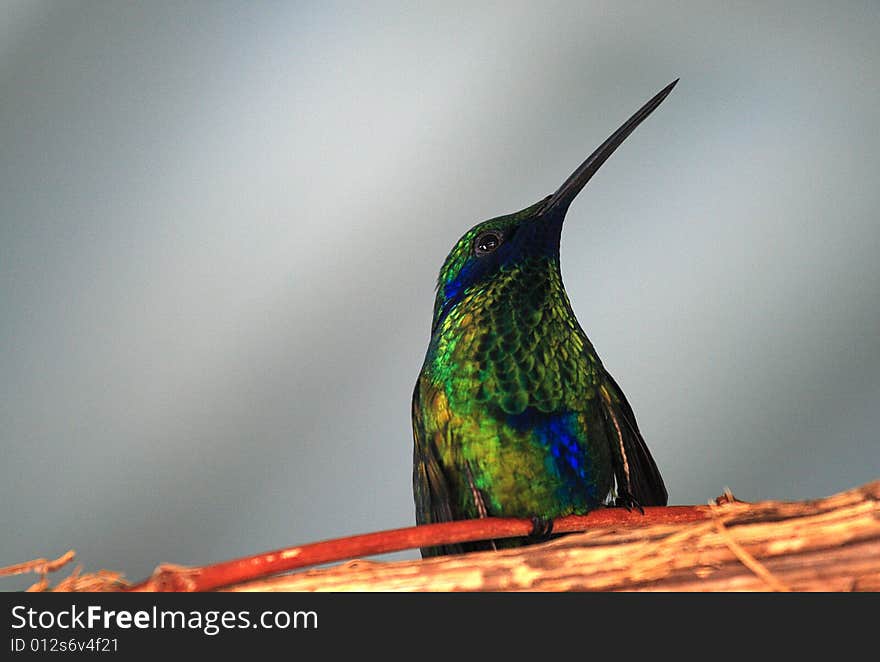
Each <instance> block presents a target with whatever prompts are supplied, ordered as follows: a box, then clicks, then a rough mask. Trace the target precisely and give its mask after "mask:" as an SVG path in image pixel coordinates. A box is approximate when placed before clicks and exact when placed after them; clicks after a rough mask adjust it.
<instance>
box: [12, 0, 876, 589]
mask: <svg viewBox="0 0 880 662" xmlns="http://www.w3.org/2000/svg"><path fill="white" fill-rule="evenodd" d="M4 4H5V6H4V7H3V9H2V19H0V20H2V24H0V222H2V225H0V297H2V298H0V451H2V464H0V472H2V473H0V504H2V508H0V531H2V535H0V564H7V563H13V562H17V561H22V560H25V559H28V558H33V557H36V556H55V555H58V554H60V553H62V552H64V551H65V550H67V549H68V548H71V547H72V548H75V549H76V550H77V551H78V553H79V560H80V561H81V562H82V563H83V564H84V566H85V569H86V570H95V569H97V568H101V567H106V568H111V569H115V570H122V571H125V572H126V573H127V575H128V576H129V577H130V578H131V579H140V578H142V577H144V576H145V575H147V574H148V573H149V572H150V571H151V570H152V568H153V566H154V565H155V564H157V563H158V562H163V561H167V562H175V563H184V564H191V563H207V562H211V561H218V560H222V559H228V558H232V557H236V556H240V555H243V554H248V553H254V552H258V551H263V550H269V549H274V548H277V547H281V546H285V545H291V544H297V543H304V542H310V541H314V540H318V539H323V538H328V537H336V536H343V535H347V534H353V533H361V532H367V531H373V530H378V529H384V528H392V527H399V526H406V525H409V524H411V523H412V522H413V507H412V499H411V492H410V461H411V458H410V453H411V431H410V423H409V399H410V394H411V390H412V385H413V383H414V380H415V378H416V375H417V373H418V371H419V368H420V365H421V361H422V358H423V355H424V351H425V348H426V345H427V340H428V331H429V324H430V315H431V307H432V302H433V285H434V280H435V278H436V273H437V270H438V269H439V266H440V264H441V263H442V261H443V258H444V256H445V255H446V252H447V251H448V250H449V248H450V247H451V246H452V244H453V243H454V242H455V240H456V239H457V238H458V237H459V235H460V234H462V233H463V232H464V231H465V230H466V229H467V228H468V227H470V226H471V225H472V224H474V223H475V222H477V221H479V220H482V219H485V218H487V217H490V216H495V215H498V214H501V213H507V212H511V211H515V210H518V209H521V208H522V207H525V206H526V205H529V204H531V203H532V202H534V201H536V200H538V199H539V198H541V197H542V196H544V195H546V194H547V193H549V192H551V191H553V190H554V189H555V188H556V187H557V186H558V185H559V184H560V183H561V182H562V180H563V179H564V178H565V177H566V176H567V175H568V174H569V173H570V172H571V171H572V170H573V169H574V167H575V166H577V164H578V163H580V161H581V160H582V159H583V158H584V157H585V156H586V155H587V154H588V153H589V152H591V151H592V150H593V148H594V147H595V146H597V145H598V144H599V143H600V142H601V141H602V140H604V139H605V137H606V136H607V135H608V134H610V133H611V132H612V131H613V130H614V129H615V128H617V126H618V125H619V124H620V123H622V122H623V121H624V120H625V119H626V118H627V117H628V116H629V115H630V114H631V113H632V112H633V111H635V110H636V109H637V108H638V107H639V106H640V105H641V104H642V103H643V102H644V101H646V100H647V99H648V98H649V97H650V96H652V95H653V94H654V93H655V92H657V91H658V90H659V89H660V88H662V87H663V86H664V85H666V84H667V83H668V82H669V81H671V80H672V79H674V78H676V77H679V76H680V77H681V82H680V83H679V85H678V87H677V88H676V89H675V91H674V92H673V93H672V95H671V96H670V97H669V98H668V99H667V100H666V101H665V102H664V103H663V105H662V106H661V107H660V108H659V110H658V111H657V112H655V114H654V115H653V116H651V117H650V118H649V119H648V121H646V122H645V123H644V124H643V125H642V126H641V127H640V128H639V129H638V130H637V131H636V132H635V133H634V134H633V136H631V137H630V139H629V140H628V141H627V142H626V143H625V144H624V145H623V147H622V148H621V149H620V150H618V152H617V153H616V154H615V155H614V156H613V157H612V159H611V160H610V161H609V162H608V163H607V164H606V165H605V167H604V168H603V169H602V170H601V172H600V173H599V175H598V176H596V178H595V179H594V180H593V181H592V182H591V183H590V184H589V186H588V188H587V189H586V190H585V191H584V192H583V193H582V194H581V196H580V197H579V198H578V199H577V201H576V202H575V204H574V205H573V207H572V209H571V212H570V213H569V217H568V221H567V224H566V227H565V231H564V232H563V238H562V241H563V246H562V271H563V276H564V278H565V282H566V285H567V288H568V291H569V294H570V297H571V300H572V303H573V306H574V308H575V310H576V311H577V313H578V316H579V319H580V321H581V323H582V325H583V326H584V328H585V329H586V330H587V333H588V334H589V335H590V337H591V339H592V340H593V342H594V344H595V345H596V347H597V349H598V351H599V353H600V355H601V356H602V358H603V360H604V362H605V364H606V365H607V366H608V367H609V369H610V370H611V371H612V373H613V374H614V375H615V376H616V377H617V379H618V381H619V382H620V383H621V385H622V386H623V388H624V390H625V391H626V393H627V395H628V397H629V399H630V401H631V403H632V404H633V407H634V409H635V411H636V413H637V415H638V420H639V423H640V425H641V427H642V430H643V432H644V433H645V436H646V438H647V440H648V443H649V445H650V447H651V449H652V450H653V452H654V454H655V457H656V459H657V461H658V463H659V465H660V467H661V469H662V471H663V474H664V476H665V479H666V482H667V485H668V486H669V493H670V502H671V503H704V502H705V501H706V500H707V499H709V498H711V497H714V496H716V495H717V494H719V493H720V492H721V491H722V490H723V488H724V487H725V486H729V487H730V488H732V489H733V490H734V492H735V493H736V494H737V495H738V496H740V497H741V498H743V499H747V500H759V499H771V498H781V499H802V498H808V497H819V496H823V495H827V494H830V493H833V492H835V491H839V490H843V489H846V488H849V487H852V486H855V485H858V484H861V483H863V482H866V481H869V480H872V479H875V478H877V477H878V475H880V445H878V438H877V429H878V426H880V406H878V404H880V376H878V375H880V333H878V330H880V298H878V295H877V293H878V289H880V266H878V254H880V229H878V219H877V209H878V207H880V186H878V171H880V132H878V128H877V118H878V110H880V73H878V72H880V39H878V38H877V37H878V34H880V4H878V3H876V2H864V3H856V2H854V3H833V4H830V3H815V4H810V3H806V2H797V3H785V4H782V3H772V4H770V5H769V6H767V5H766V4H765V3H753V4H748V3H738V4H736V6H735V7H733V3H718V4H710V3H704V2H695V3H634V4H621V3H618V2H608V3H582V2H575V3H547V2H535V3H523V4H515V3H508V2H499V3H494V4H487V3H478V4H474V3H462V4H460V5H454V4H450V3H448V2H443V3H436V4H435V5H433V6H430V5H429V6H423V7H421V8H419V9H413V8H411V7H409V5H408V4H407V3H402V4H375V3H369V4H367V3H363V5H362V3H351V4H328V3H323V2H322V3H311V4H299V3H293V2H284V3H244V2H242V3H240V4H235V3H220V2H211V3H208V2H203V3H186V4H183V3H180V4H175V3H169V4H164V3H139V4H135V3H125V2H119V3H115V2H105V3H95V2H92V3H83V4H76V3H72V2H52V3H41V2H34V1H32V0H21V1H20V2H12V3H8V2H7V3H4ZM731 7H732V8H731ZM414 556H415V554H413V553H409V554H401V555H398V557H407V558H410V557H414ZM30 581H31V579H30V578H24V579H23V578H18V579H15V580H6V581H5V582H4V583H2V584H0V587H5V588H7V589H9V588H20V587H23V586H26V585H27V584H29V583H30Z"/></svg>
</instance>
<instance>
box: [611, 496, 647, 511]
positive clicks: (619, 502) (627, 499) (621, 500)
mask: <svg viewBox="0 0 880 662" xmlns="http://www.w3.org/2000/svg"><path fill="white" fill-rule="evenodd" d="M614 507H615V508H626V509H627V510H630V511H631V510H633V509H635V510H638V511H639V512H640V513H641V514H642V515H644V514H645V509H644V508H642V504H640V503H639V502H638V501H637V500H636V498H635V497H634V496H633V495H632V494H630V493H629V492H621V493H620V494H618V495H617V496H616V497H615V498H614Z"/></svg>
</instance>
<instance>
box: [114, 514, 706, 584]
mask: <svg viewBox="0 0 880 662" xmlns="http://www.w3.org/2000/svg"><path fill="white" fill-rule="evenodd" d="M708 517H711V514H710V511H709V507H708V506H663V507H649V508H645V512H644V515H643V514H641V513H639V512H637V511H628V510H625V509H623V508H602V509H599V510H595V511H593V512H591V513H589V514H587V515H569V516H567V517H561V518H559V519H556V520H554V521H553V532H554V533H571V532H575V531H585V530H591V529H597V528H607V527H632V526H644V525H650V524H680V523H684V522H694V521H699V520H703V519H706V518H708ZM533 526H534V525H533V523H532V521H531V520H528V519H514V518H500V517H487V518H484V519H474V520H461V521H457V522H443V523H441V524H427V525H422V526H410V527H407V528H404V529H391V530H388V531H377V532H375V533H365V534H361V535H356V536H348V537H346V538H335V539H332V540H324V541H321V542H315V543H309V544H307V545H301V546H299V547H289V548H287V549H279V550H276V551H274V552H267V553H263V554H257V555H255V556H247V557H243V558H240V559H234V560H232V561H223V562H221V563H215V564H213V565H206V566H202V567H181V566H170V565H164V566H159V567H158V568H157V569H156V571H155V572H154V573H153V575H152V576H151V577H150V578H149V579H146V580H145V581H143V582H141V583H139V584H135V585H133V586H130V587H128V588H127V589H125V590H127V591H210V590H213V589H217V588H221V587H224V586H231V585H233V584H240V583H242V582H245V581H251V580H254V579H259V578H263V577H267V576H270V575H276V574H279V573H282V572H289V571H291V570H297V569H300V568H305V567H308V566H312V565H318V564H320V563H330V562H332V561H342V560H345V559H352V558H360V557H363V556H372V555H375V554H385V553H388V552H398V551H401V550H404V549H412V548H416V547H433V546H435V545H442V544H451V543H458V542H471V541H475V540H498V539H501V538H515V537H517V536H527V535H529V534H530V533H531V532H532V528H533Z"/></svg>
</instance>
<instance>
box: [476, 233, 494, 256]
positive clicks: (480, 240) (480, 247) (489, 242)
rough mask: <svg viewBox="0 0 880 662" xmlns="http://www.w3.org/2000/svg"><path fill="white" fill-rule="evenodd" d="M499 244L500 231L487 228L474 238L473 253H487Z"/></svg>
mask: <svg viewBox="0 0 880 662" xmlns="http://www.w3.org/2000/svg"><path fill="white" fill-rule="evenodd" d="M500 245H501V233H500V232H497V231H494V230H489V231H488V232H483V233H482V234H480V235H478V236H477V238H476V240H474V253H476V254H477V255H478V256H479V255H488V254H489V253H491V252H492V251H494V250H495V249H496V248H498V247H499V246H500Z"/></svg>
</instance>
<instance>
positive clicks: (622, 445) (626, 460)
mask: <svg viewBox="0 0 880 662" xmlns="http://www.w3.org/2000/svg"><path fill="white" fill-rule="evenodd" d="M605 378H606V381H605V384H603V385H602V387H601V388H600V389H599V390H600V396H601V397H600V398H599V399H600V401H601V403H602V416H603V418H604V423H605V426H606V429H607V430H608V431H609V437H610V438H611V439H612V443H611V456H612V457H613V458H614V477H615V479H616V481H617V497H618V500H621V501H623V503H625V504H628V505H631V506H636V507H638V506H665V505H666V502H667V500H668V498H669V495H668V494H667V493H666V486H665V485H664V484H663V478H662V477H661V476H660V470H659V469H658V468H657V464H656V463H655V462H654V458H653V457H651V452H650V451H649V450H648V446H647V444H645V440H644V438H643V437H642V433H641V432H639V426H638V425H637V424H636V417H635V414H633V410H632V407H630V406H629V403H628V402H627V401H626V396H624V394H623V390H621V388H620V387H619V386H618V385H617V382H616V381H614V378H613V377H612V376H611V375H610V374H608V373H607V372H606V373H605Z"/></svg>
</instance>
